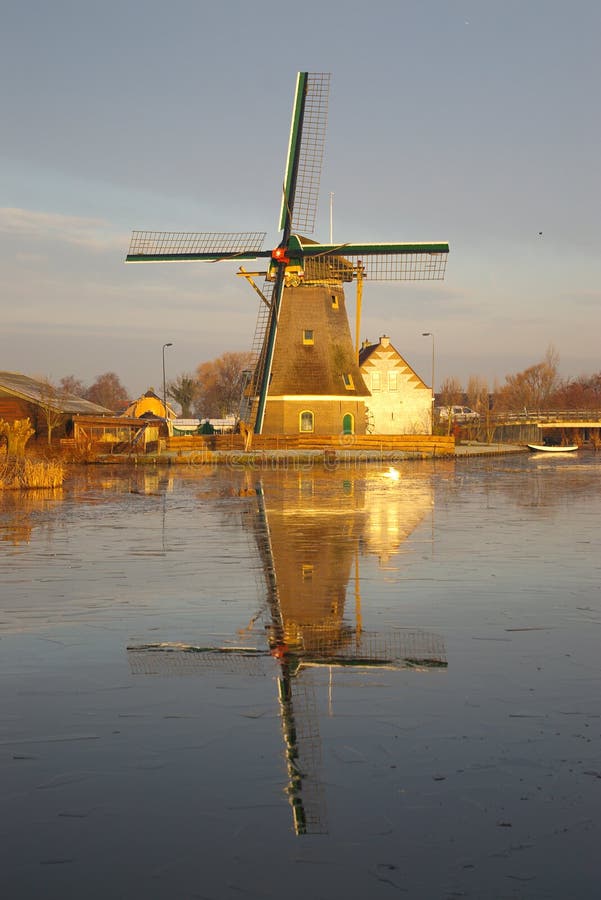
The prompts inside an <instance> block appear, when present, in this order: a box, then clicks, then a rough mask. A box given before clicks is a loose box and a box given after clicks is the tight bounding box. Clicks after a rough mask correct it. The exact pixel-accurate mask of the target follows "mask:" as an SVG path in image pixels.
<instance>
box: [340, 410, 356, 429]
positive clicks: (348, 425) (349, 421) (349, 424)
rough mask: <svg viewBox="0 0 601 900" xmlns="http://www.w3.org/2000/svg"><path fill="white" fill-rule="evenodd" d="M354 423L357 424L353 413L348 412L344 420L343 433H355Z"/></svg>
mask: <svg viewBox="0 0 601 900" xmlns="http://www.w3.org/2000/svg"><path fill="white" fill-rule="evenodd" d="M354 425H355V423H354V421H353V417H352V415H351V414H350V413H347V414H346V416H345V417H344V418H343V420H342V433H343V434H354V433H355V428H354Z"/></svg>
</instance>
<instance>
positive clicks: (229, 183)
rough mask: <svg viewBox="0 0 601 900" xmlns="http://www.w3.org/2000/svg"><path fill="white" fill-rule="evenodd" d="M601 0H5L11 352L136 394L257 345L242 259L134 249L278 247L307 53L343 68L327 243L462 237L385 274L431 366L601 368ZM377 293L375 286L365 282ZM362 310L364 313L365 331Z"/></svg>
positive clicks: (0, 191)
mask: <svg viewBox="0 0 601 900" xmlns="http://www.w3.org/2000/svg"><path fill="white" fill-rule="evenodd" d="M600 38H601V4H599V2H598V0H572V2H570V3H567V2H565V0H562V2H557V0H405V2H403V0H372V2H371V3H358V2H356V0H347V2H345V3H344V4H342V5H341V4H339V3H334V2H329V0H320V2H316V0H304V2H303V3H302V4H282V3H281V2H272V0H253V2H252V3H250V2H242V0H220V2H218V3H206V2H201V0H196V2H191V0H170V2H169V3H165V2H164V0H161V2H156V0H144V2H142V0H119V2H116V0H103V2H102V3H98V2H97V0H53V2H52V3H49V2H47V0H4V2H3V4H2V29H1V33H0V77H1V81H2V84H3V90H2V92H1V96H0V122H1V124H2V139H1V140H0V303H1V309H2V329H1V337H0V370H5V371H18V372H22V373H25V374H27V375H31V376H34V377H35V376H43V377H48V378H51V379H53V380H55V381H58V380H59V379H60V378H62V377H63V376H66V375H74V376H75V377H77V378H79V379H81V380H82V381H83V382H84V383H86V384H91V383H92V382H93V381H94V380H95V378H96V377H97V376H98V375H99V374H102V373H104V372H107V371H112V372H116V373H117V374H118V375H119V377H120V378H121V380H122V382H123V383H124V385H125V386H126V387H127V388H128V390H129V392H130V394H131V395H132V397H133V396H137V395H139V394H140V393H142V392H143V391H145V390H147V389H148V388H149V387H154V388H155V390H159V389H160V387H161V385H162V354H163V345H164V344H165V343H168V342H169V343H172V345H173V346H172V347H169V348H167V349H166V351H165V361H166V373H167V378H168V379H169V378H173V377H175V376H177V375H178V374H181V373H184V372H192V371H194V370H195V368H196V366H197V365H198V364H199V363H201V362H204V361H206V360H210V359H213V358H215V357H217V356H219V355H220V354H221V353H223V352H225V351H237V350H248V349H250V346H251V343H252V338H253V334H254V326H255V319H256V315H257V304H258V299H257V297H256V295H255V293H254V292H253V291H252V290H251V288H250V287H249V286H248V285H247V284H246V283H244V280H243V279H241V278H238V277H236V275H235V271H236V268H237V266H236V265H234V264H230V263H218V264H207V263H194V264H192V263H190V264H174V263H170V264H164V265H126V264H125V263H124V259H125V255H126V253H127V248H128V245H129V237H130V233H131V231H132V230H153V231H171V230H173V231H193V232H212V231H233V232H237V231H247V230H248V231H265V232H267V240H266V247H269V246H276V245H277V243H278V240H279V234H278V231H277V225H278V218H279V206H280V192H281V184H282V179H283V174H284V166H285V157H286V151H287V144H288V135H289V128H290V116H291V110H292V100H293V92H294V87H295V79H296V73H297V71H299V70H302V71H309V72H331V73H332V80H331V88H330V106H329V118H328V131H327V139H326V153H325V159H324V165H323V171H322V179H321V193H320V205H319V213H318V222H317V228H316V231H315V234H313V235H311V237H313V238H314V239H318V240H322V241H324V242H325V241H327V240H328V239H329V229H330V204H331V208H332V219H333V237H334V240H335V241H340V242H350V241H352V242H361V241H362V242H370V241H373V242H378V241H448V242H449V244H450V254H449V259H448V263H447V274H446V278H445V280H444V281H434V282H423V283H416V282H395V283H393V284H381V283H370V284H366V285H365V288H364V294H363V317H362V329H361V331H362V336H363V337H365V338H367V339H369V340H370V341H375V340H376V339H377V338H378V337H379V336H380V335H382V334H388V335H389V336H390V339H391V341H392V343H393V345H394V346H395V347H396V348H397V350H398V351H399V352H400V353H401V354H402V355H403V356H404V357H405V359H406V360H407V361H408V362H409V364H410V365H411V366H412V367H413V368H414V369H415V370H416V371H417V373H418V374H419V375H420V376H421V377H422V378H423V379H424V381H426V382H427V383H428V384H429V383H430V380H431V358H432V339H431V338H425V337H423V336H422V333H423V332H430V333H431V334H433V335H434V353H435V374H436V387H437V389H438V388H439V387H440V383H441V381H442V380H443V379H445V378H447V377H454V378H457V379H458V380H459V381H461V382H462V383H463V384H464V385H465V384H466V383H467V380H468V379H469V377H470V376H472V375H478V376H479V377H481V378H485V379H487V381H488V383H489V386H490V387H491V389H492V388H494V387H495V386H496V385H500V384H502V383H503V382H504V380H505V376H506V375H507V374H509V373H513V372H517V371H521V370H523V369H524V368H526V367H528V366H530V365H533V364H535V363H537V362H540V361H541V360H542V359H543V358H544V355H545V353H546V351H547V349H548V347H549V346H551V345H552V346H553V347H554V348H555V349H556V350H557V352H558V353H559V358H560V366H559V368H560V372H561V374H562V375H563V376H566V377H568V376H570V377H578V376H580V375H583V374H592V373H595V372H598V371H600V370H601V353H600V350H599V340H600V335H601V279H600V274H601V273H600V269H601V265H600V253H599V245H600V230H601V217H600V209H601V202H600V201H601V197H600V193H601V191H600V178H599V159H600V147H601V117H600V115H599V100H598V90H599V84H600V83H601V54H600V53H599V49H598V48H599V41H600ZM347 304H348V306H349V309H350V311H351V313H352V311H353V289H352V288H351V289H350V291H348V290H347ZM352 330H353V331H354V328H352Z"/></svg>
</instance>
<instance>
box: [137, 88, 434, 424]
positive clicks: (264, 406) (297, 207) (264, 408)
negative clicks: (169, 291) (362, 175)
mask: <svg viewBox="0 0 601 900" xmlns="http://www.w3.org/2000/svg"><path fill="white" fill-rule="evenodd" d="M329 81H330V76H329V75H328V74H319V73H318V74H314V73H312V74H310V73H308V72H299V73H298V77H297V83H296V90H295V98H294V105H293V111H292V123H291V127H290V141H289V147H288V157H287V164H286V169H285V175H284V182H283V189H282V205H281V211H280V223H279V227H280V230H281V232H282V237H281V240H280V243H279V244H278V246H277V247H276V248H275V249H274V250H272V251H265V250H262V244H263V240H264V238H265V234H264V233H259V232H252V233H238V234H223V233H222V234H178V233H173V232H134V233H133V236H132V241H131V244H130V248H129V252H128V254H127V258H126V261H127V262H167V261H169V262H176V261H182V262H184V261H185V262H187V261H196V260H197V261H210V262H216V261H222V260H230V261H237V262H238V263H240V262H243V261H245V260H251V259H264V260H266V261H267V268H266V270H265V272H260V273H256V272H255V273H248V272H246V271H245V270H244V269H243V268H242V267H240V271H239V274H242V275H244V276H245V277H248V279H249V281H251V279H252V276H253V275H257V274H264V275H265V278H266V280H265V286H264V288H263V290H262V291H261V290H259V289H258V288H257V287H256V285H254V282H252V281H251V283H252V284H253V287H254V288H255V290H256V291H257V292H258V293H259V294H260V296H261V306H260V313H259V320H258V324H257V330H256V333H255V342H254V346H253V350H254V352H255V366H254V370H253V372H252V375H251V377H250V380H249V382H248V384H247V385H246V387H245V393H244V397H243V398H242V403H241V418H243V419H244V420H245V421H246V424H247V425H249V426H250V427H251V428H252V429H254V431H255V432H257V433H262V432H263V433H271V434H290V433H298V432H313V433H317V434H336V433H340V432H347V433H364V432H365V430H366V418H367V417H366V407H365V398H367V397H369V390H368V389H367V387H366V385H365V382H364V381H363V378H362V376H361V372H360V369H359V365H358V352H359V348H358V346H355V347H353V342H352V338H351V333H350V328H349V323H348V317H347V314H346V308H345V298H344V290H343V285H344V283H349V282H352V281H353V280H356V282H357V288H358V297H359V294H360V289H361V288H362V286H363V282H364V281H365V280H373V281H378V280H386V281H392V280H426V279H427V280H431V279H441V278H443V277H444V270H445V265H446V258H447V254H448V251H449V247H448V244H446V243H441V242H438V243H427V244H423V243H420V244H416V243H411V244H410V243H394V244H390V243H386V244H357V243H355V244H351V243H344V244H318V243H315V242H313V241H311V240H309V239H308V238H306V237H304V236H303V235H306V234H307V233H312V232H313V230H314V227H315V217H316V211H317V199H318V193H319V181H320V173H321V163H322V158H323V152H324V145H325V130H326V122H327V110H328V97H329ZM359 310H360V303H357V316H359ZM355 331H356V334H357V335H358V334H359V321H357V323H356V327H355ZM357 340H358V338H357Z"/></svg>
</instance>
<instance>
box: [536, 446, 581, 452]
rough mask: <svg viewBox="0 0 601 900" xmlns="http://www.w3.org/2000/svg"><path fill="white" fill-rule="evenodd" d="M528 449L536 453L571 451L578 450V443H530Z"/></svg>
mask: <svg viewBox="0 0 601 900" xmlns="http://www.w3.org/2000/svg"><path fill="white" fill-rule="evenodd" d="M528 449H529V450H533V451H534V452H535V453H571V452H572V450H578V444H566V445H565V447H561V446H555V445H553V444H528Z"/></svg>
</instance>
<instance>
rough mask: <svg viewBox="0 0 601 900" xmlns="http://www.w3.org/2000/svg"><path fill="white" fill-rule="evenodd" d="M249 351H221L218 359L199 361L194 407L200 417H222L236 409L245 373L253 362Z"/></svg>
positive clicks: (233, 412) (235, 411)
mask: <svg viewBox="0 0 601 900" xmlns="http://www.w3.org/2000/svg"><path fill="white" fill-rule="evenodd" d="M252 362H253V355H252V353H223V354H222V355H221V356H219V357H217V359H213V360H211V361H210V362H205V363H201V364H200V365H199V366H198V368H197V370H196V372H197V375H198V385H199V387H198V396H197V398H196V409H197V411H198V412H199V414H201V415H202V416H203V417H204V416H209V417H211V416H216V417H222V416H227V415H232V414H235V413H237V411H238V408H239V403H240V397H241V394H242V389H243V387H244V383H245V375H244V373H245V372H246V371H247V370H248V369H249V368H250V367H251V366H252Z"/></svg>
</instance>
